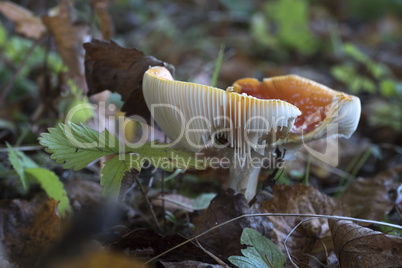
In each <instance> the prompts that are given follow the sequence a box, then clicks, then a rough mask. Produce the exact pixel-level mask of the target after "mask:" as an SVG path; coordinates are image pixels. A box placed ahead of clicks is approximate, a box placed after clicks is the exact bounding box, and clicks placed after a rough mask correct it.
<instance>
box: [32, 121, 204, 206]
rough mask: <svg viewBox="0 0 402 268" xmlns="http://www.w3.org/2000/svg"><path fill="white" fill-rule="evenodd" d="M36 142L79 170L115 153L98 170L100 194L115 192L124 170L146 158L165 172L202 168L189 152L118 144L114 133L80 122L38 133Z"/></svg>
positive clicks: (152, 145) (136, 166)
mask: <svg viewBox="0 0 402 268" xmlns="http://www.w3.org/2000/svg"><path fill="white" fill-rule="evenodd" d="M39 142H40V144H41V145H42V146H44V147H47V148H46V151H47V152H48V153H50V154H52V155H51V158H52V159H54V160H56V163H58V164H64V166H63V167H64V168H66V169H67V168H73V169H74V170H79V169H82V168H84V167H86V166H87V165H88V164H89V163H91V162H92V161H94V160H96V159H98V158H100V157H103V156H106V155H110V154H115V155H117V156H116V157H114V158H112V159H111V160H109V161H107V162H106V163H105V166H104V168H103V170H102V174H103V176H102V179H101V185H102V186H103V190H102V193H103V194H104V195H107V196H109V197H112V198H116V197H117V196H118V195H119V192H120V187H121V181H122V179H123V176H124V173H125V172H126V171H129V170H130V169H131V168H134V169H136V170H138V171H141V168H142V166H143V164H144V163H145V162H146V161H148V163H150V164H152V165H153V166H155V167H156V168H161V169H164V170H167V171H173V170H174V169H175V168H178V169H188V168H193V167H195V168H197V169H202V168H204V167H205V163H204V162H203V161H200V160H197V159H196V158H195V157H194V153H193V152H188V151H185V150H183V149H172V148H168V145H167V144H157V143H156V142H155V141H154V142H149V143H145V144H137V145H136V146H135V147H134V146H131V147H129V146H128V145H125V146H124V147H121V146H120V144H119V142H118V140H117V138H116V136H114V135H111V134H110V132H109V131H108V130H105V131H104V132H103V133H102V134H99V133H98V132H97V131H95V130H93V129H91V128H89V127H87V126H85V125H83V124H81V125H77V124H74V123H71V122H70V123H69V124H67V125H65V124H59V125H58V126H57V127H56V128H50V129H49V133H42V135H41V137H40V138H39Z"/></svg>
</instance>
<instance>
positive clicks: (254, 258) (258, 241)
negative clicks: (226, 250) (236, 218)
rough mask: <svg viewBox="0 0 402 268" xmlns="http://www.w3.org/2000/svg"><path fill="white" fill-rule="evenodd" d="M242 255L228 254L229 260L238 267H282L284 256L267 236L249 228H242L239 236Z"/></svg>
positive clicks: (284, 260)
mask: <svg viewBox="0 0 402 268" xmlns="http://www.w3.org/2000/svg"><path fill="white" fill-rule="evenodd" d="M240 242H241V244H242V245H247V246H248V247H247V248H245V249H242V250H241V253H243V255H244V256H230V257H229V261H230V262H231V263H233V264H234V265H236V266H238V267H240V268H252V267H259V268H273V267H275V268H277V267H284V266H285V262H286V258H285V256H284V255H283V253H282V252H281V250H280V249H279V248H278V247H277V246H276V245H275V244H274V243H272V242H271V241H270V240H269V239H268V238H266V237H265V236H263V235H262V234H260V233H259V232H258V231H256V230H254V229H251V228H244V230H243V233H242V235H241V238H240Z"/></svg>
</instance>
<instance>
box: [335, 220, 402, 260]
mask: <svg viewBox="0 0 402 268" xmlns="http://www.w3.org/2000/svg"><path fill="white" fill-rule="evenodd" d="M329 224H330V228H331V232H332V239H333V241H334V246H335V252H336V255H337V256H338V259H339V263H340V264H341V266H342V267H401V266H402V238H401V237H396V236H392V235H385V234H383V233H381V232H376V231H373V230H371V229H369V228H365V227H361V226H359V225H357V224H354V223H352V222H351V221H346V220H338V221H335V220H329Z"/></svg>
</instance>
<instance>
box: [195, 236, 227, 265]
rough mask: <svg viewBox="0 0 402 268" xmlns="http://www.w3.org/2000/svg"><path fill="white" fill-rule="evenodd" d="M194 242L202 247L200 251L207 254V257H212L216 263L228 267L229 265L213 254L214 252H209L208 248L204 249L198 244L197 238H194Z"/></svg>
mask: <svg viewBox="0 0 402 268" xmlns="http://www.w3.org/2000/svg"><path fill="white" fill-rule="evenodd" d="M195 242H197V245H198V246H199V247H200V249H202V251H204V252H205V253H206V254H207V255H209V257H211V258H212V259H214V260H215V261H216V262H217V263H218V264H220V265H222V266H223V267H226V268H229V266H227V264H226V263H224V262H223V261H222V260H221V259H219V258H218V257H217V256H215V255H214V254H212V253H211V252H209V251H208V250H206V249H205V248H204V247H203V246H202V245H201V244H200V242H198V240H197V239H195Z"/></svg>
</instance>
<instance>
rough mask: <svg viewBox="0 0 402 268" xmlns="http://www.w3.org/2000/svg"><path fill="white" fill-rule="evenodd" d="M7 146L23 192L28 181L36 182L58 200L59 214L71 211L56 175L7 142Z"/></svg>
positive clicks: (62, 214)
mask: <svg viewBox="0 0 402 268" xmlns="http://www.w3.org/2000/svg"><path fill="white" fill-rule="evenodd" d="M7 148H8V159H9V161H10V163H11V165H12V166H13V168H14V169H15V171H16V172H17V174H18V176H19V178H20V180H21V184H22V187H23V190H24V192H27V191H28V188H29V184H30V182H35V183H38V184H39V185H40V186H41V188H42V189H43V190H44V191H45V192H46V194H47V195H48V196H49V197H50V198H53V199H55V200H57V201H59V205H58V209H59V213H60V216H62V217H64V216H66V215H68V214H69V213H71V211H72V210H71V206H70V201H69V200H68V197H67V193H66V191H65V190H64V187H63V184H62V183H61V181H60V180H59V178H58V177H57V175H56V174H55V173H54V172H52V171H50V170H47V169H45V168H41V167H40V166H39V165H38V164H37V163H35V162H34V161H33V160H32V159H31V158H29V157H28V156H26V155H25V154H24V153H23V152H20V151H17V150H14V149H13V148H12V147H11V146H10V145H9V144H7Z"/></svg>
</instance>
